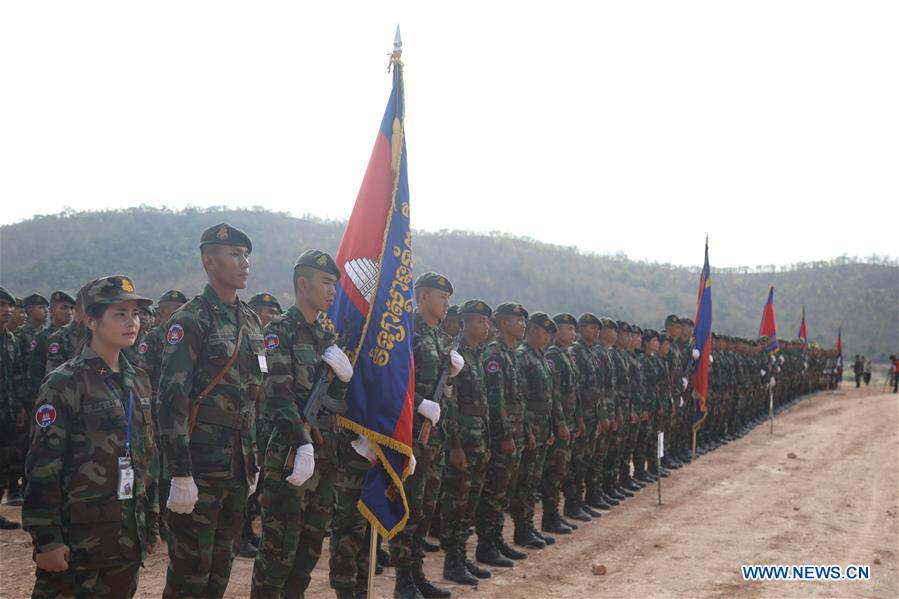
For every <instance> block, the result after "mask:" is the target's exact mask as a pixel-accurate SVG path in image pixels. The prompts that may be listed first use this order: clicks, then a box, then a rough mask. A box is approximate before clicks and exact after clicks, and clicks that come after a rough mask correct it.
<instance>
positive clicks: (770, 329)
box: [759, 285, 780, 354]
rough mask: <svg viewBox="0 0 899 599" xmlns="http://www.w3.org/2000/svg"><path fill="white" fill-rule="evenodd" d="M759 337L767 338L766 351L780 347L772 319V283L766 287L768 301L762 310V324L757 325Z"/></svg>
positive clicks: (775, 324)
mask: <svg viewBox="0 0 899 599" xmlns="http://www.w3.org/2000/svg"><path fill="white" fill-rule="evenodd" d="M759 337H767V338H768V353H769V354H770V353H772V352H776V351H777V350H778V349H780V346H779V345H778V343H777V323H776V322H775V321H774V285H771V287H770V288H769V289H768V301H767V302H765V308H764V309H763V310H762V324H761V325H760V326H759Z"/></svg>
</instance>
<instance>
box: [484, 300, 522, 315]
mask: <svg viewBox="0 0 899 599" xmlns="http://www.w3.org/2000/svg"><path fill="white" fill-rule="evenodd" d="M493 316H494V317H496V316H524V317H525V318H527V317H528V311H527V310H525V309H524V306H522V305H521V304H516V303H515V302H503V303H501V304H500V305H498V306H497V307H496V309H495V310H494V311H493Z"/></svg>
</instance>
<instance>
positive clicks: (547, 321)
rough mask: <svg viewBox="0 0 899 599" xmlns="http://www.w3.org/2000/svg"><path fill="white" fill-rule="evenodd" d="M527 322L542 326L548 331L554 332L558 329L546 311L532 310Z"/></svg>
mask: <svg viewBox="0 0 899 599" xmlns="http://www.w3.org/2000/svg"><path fill="white" fill-rule="evenodd" d="M528 323H530V324H534V325H537V326H538V327H541V328H544V329H546V330H547V331H549V332H550V333H555V332H556V331H558V330H559V327H557V326H556V323H554V322H553V319H552V318H550V317H549V314H547V313H546V312H534V313H533V314H531V316H530V318H528Z"/></svg>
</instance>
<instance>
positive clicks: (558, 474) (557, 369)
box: [540, 312, 595, 534]
mask: <svg viewBox="0 0 899 599" xmlns="http://www.w3.org/2000/svg"><path fill="white" fill-rule="evenodd" d="M553 322H554V323H556V333H555V338H554V339H553V341H552V342H551V343H550V345H549V347H548V348H547V350H546V364H547V365H548V366H549V370H550V373H551V376H552V410H553V421H554V424H555V434H556V442H555V443H553V444H552V446H551V447H549V448H548V449H547V450H546V462H545V463H544V466H543V473H542V474H543V481H542V487H541V488H542V502H543V517H542V520H541V523H540V528H541V529H542V530H543V531H545V532H550V533H556V534H570V533H571V531H572V530H577V524H575V523H574V522H569V521H568V520H566V519H565V518H563V517H562V515H561V514H560V513H559V497H560V495H561V491H562V483H563V481H564V480H565V478H566V476H567V475H568V463H569V461H570V460H571V445H572V442H573V441H574V440H575V439H577V438H579V437H582V436H584V434H585V433H586V428H587V426H586V424H585V422H584V408H583V406H582V405H581V392H580V388H579V387H578V379H579V373H578V369H577V364H576V363H575V361H574V358H573V355H572V354H573V352H572V345H573V344H574V340H575V339H576V338H577V319H576V318H575V317H574V316H572V315H571V314H566V313H564V312H563V313H559V314H556V315H555V316H553ZM593 407H594V409H595V406H593ZM568 511H569V512H572V510H571V509H569V510H568ZM581 514H583V516H582V517H580V518H577V519H580V520H582V521H585V522H589V521H590V520H591V519H592V518H591V517H590V516H588V515H587V514H586V513H585V512H583V510H581V511H580V512H577V515H578V516H581ZM584 516H585V517H586V518H585V517H584Z"/></svg>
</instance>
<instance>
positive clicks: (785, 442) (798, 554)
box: [0, 384, 899, 598]
mask: <svg viewBox="0 0 899 599" xmlns="http://www.w3.org/2000/svg"><path fill="white" fill-rule="evenodd" d="M880 390H881V388H880V387H879V386H878V387H874V386H871V387H868V388H867V389H866V388H862V389H861V390H856V389H855V388H854V387H852V386H850V385H848V384H844V385H843V389H842V390H841V391H837V392H828V393H819V394H816V395H814V396H813V397H812V398H811V399H804V400H803V401H802V402H801V403H800V404H799V405H797V406H794V407H793V408H792V409H790V410H789V411H787V412H785V413H783V414H781V415H780V416H778V418H777V420H776V422H775V431H774V435H773V436H771V435H769V433H768V427H767V426H763V427H758V428H756V429H755V430H754V431H753V432H752V433H750V434H749V435H747V436H745V437H744V438H743V439H741V440H739V441H737V442H735V443H731V444H729V445H728V446H726V447H723V448H721V449H719V450H717V451H715V452H713V453H711V454H708V455H706V456H703V457H702V458H700V459H699V460H698V461H696V462H695V463H694V464H693V465H691V466H688V467H687V468H682V469H680V470H677V471H675V472H674V473H673V474H672V475H671V476H670V477H668V478H666V479H664V480H663V482H662V502H663V503H662V505H661V506H660V505H658V501H657V497H658V496H657V490H656V488H655V487H647V488H646V489H644V490H642V491H641V492H640V493H638V494H637V496H636V497H634V498H632V499H629V500H627V501H626V502H624V503H623V504H622V505H620V506H618V507H616V508H615V509H613V510H612V511H611V512H608V513H606V514H605V515H603V517H602V518H600V519H599V520H597V521H594V522H592V523H590V524H586V525H583V526H581V527H580V528H579V529H578V530H577V531H575V533H574V534H573V535H570V536H568V537H560V538H559V541H558V542H557V543H556V545H554V546H552V547H548V548H546V549H544V550H542V551H532V552H531V554H532V555H531V557H530V558H529V559H527V560H525V561H523V562H519V563H518V564H517V565H516V566H515V568H512V569H509V570H500V569H494V571H493V572H494V576H493V578H491V579H490V580H485V581H482V582H481V584H480V587H479V588H478V589H470V588H464V587H459V586H455V585H447V586H450V587H452V588H453V591H454V596H458V597H480V598H491V597H532V598H537V597H563V598H568V597H571V598H575V597H577V598H582V597H808V596H814V597H899V569H897V554H899V532H897V512H899V464H897V456H899V397H897V396H896V395H890V394H881V393H880ZM789 454H793V455H795V458H793V457H788V455H789ZM0 513H2V514H3V515H5V516H7V517H10V518H14V519H16V520H18V519H19V516H20V514H19V509H18V508H13V507H9V506H7V505H3V506H0ZM506 528H507V529H510V528H511V527H510V526H507V527H506ZM508 532H509V534H511V531H510V530H509V531H508ZM473 552H474V546H473V542H472V547H471V548H470V552H469V554H470V555H472V554H473ZM166 562H167V558H166V557H165V556H163V555H157V556H152V557H151V558H150V559H149V560H148V563H147V564H146V568H145V569H144V570H143V571H142V572H141V580H140V586H139V589H138V597H159V596H161V593H162V587H163V584H164V581H165V567H166ZM327 563H328V555H327V542H326V547H325V550H324V554H323V556H322V559H321V561H320V562H319V565H318V567H317V569H316V571H315V574H314V577H313V583H312V586H311V588H310V589H309V592H308V593H307V596H308V597H327V596H331V591H330V589H329V588H328V583H327ZM593 564H602V565H605V566H606V570H607V573H606V574H605V575H594V574H593V572H592V566H593ZM741 564H838V565H841V566H846V565H849V564H863V565H864V564H867V565H870V572H871V579H870V580H869V581H865V582H862V581H851V582H850V581H833V582H823V581H818V582H804V581H803V582H798V581H790V582H744V581H743V579H742V575H741V572H740V565H741ZM441 568H442V554H430V555H429V557H428V559H427V562H426V569H427V572H428V574H429V576H430V577H431V578H433V579H434V580H435V581H438V582H439V581H440V573H441ZM251 571H252V562H251V561H250V560H242V559H237V560H236V562H235V565H234V570H233V572H232V576H231V585H230V587H229V589H228V597H235V598H236V597H247V596H249V585H250V583H249V581H250V573H251ZM33 572H34V565H33V562H32V559H31V548H30V543H29V540H28V537H27V535H26V534H25V533H23V532H22V531H11V532H10V531H0V596H2V597H27V596H28V595H29V593H30V591H31V586H32V582H33V576H34V574H33ZM393 580H394V577H393V569H391V568H388V569H387V570H386V571H385V573H384V574H383V575H381V576H378V577H377V578H376V583H375V588H376V592H377V596H378V597H389V596H390V595H391V592H392V588H393Z"/></svg>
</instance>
